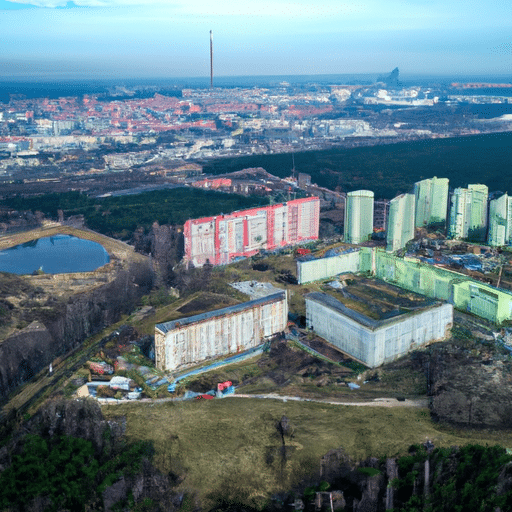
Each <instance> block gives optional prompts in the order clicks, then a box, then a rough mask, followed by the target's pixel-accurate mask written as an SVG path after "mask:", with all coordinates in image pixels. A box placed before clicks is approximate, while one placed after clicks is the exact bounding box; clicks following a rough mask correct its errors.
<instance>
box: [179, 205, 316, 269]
mask: <svg viewBox="0 0 512 512" xmlns="http://www.w3.org/2000/svg"><path fill="white" fill-rule="evenodd" d="M319 219H320V199H319V198H318V197H306V198H303V199H294V200H293V201H288V202H287V203H281V204H274V205H270V206H262V207H260V208H251V209H249V210H241V211H238V212H233V213H230V214H228V215H219V216H216V217H203V218H201V219H193V220H188V221H187V222H186V223H185V226H184V237H185V258H184V259H185V262H187V263H189V262H191V263H192V264H193V265H194V266H196V267H201V266H203V265H204V264H205V263H206V262H207V261H209V262H210V263H211V264H212V265H226V264H228V263H230V262H232V261H233V260H235V259H236V258H239V257H248V256H253V255H254V254H256V253H257V252H259V251H260V250H262V249H266V250H273V249H277V248H279V247H285V246H287V245H296V244H299V243H301V242H304V241H308V240H317V239H318V227H319Z"/></svg>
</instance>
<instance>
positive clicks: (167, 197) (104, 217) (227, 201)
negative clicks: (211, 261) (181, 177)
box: [0, 188, 268, 239]
mask: <svg viewBox="0 0 512 512" xmlns="http://www.w3.org/2000/svg"><path fill="white" fill-rule="evenodd" d="M267 201H268V200H267V199H264V198H261V197H245V196H240V195H235V194H225V193H221V192H212V191H203V190H197V189H192V188H177V189H171V190H158V191H153V192H145V193H142V194H134V195H125V196H117V197H104V198H91V197H89V196H87V195H86V194H81V193H79V192H66V193H62V194H45V195H41V196H37V197H27V198H24V197H13V198H9V199H5V200H4V201H2V202H1V203H0V204H3V205H5V206H9V207H11V208H14V209H16V210H19V211H24V210H32V211H41V212H43V213H44V214H45V215H47V216H49V217H51V218H54V219H56V218H57V215H58V211H59V210H62V211H63V212H64V215H65V217H68V216H70V215H78V214H82V215H84V217H85V222H86V224H87V226H88V227H89V228H90V229H93V230H94V231H98V232H99V233H103V234H105V235H108V236H115V237H119V238H124V239H128V238H131V236H132V234H133V232H134V231H135V229H137V228H139V227H143V228H144V229H145V230H147V229H149V228H150V227H151V225H152V224H153V223H154V222H158V223H159V224H172V225H182V224H184V223H185V221H187V220H188V219H194V218H198V217H204V216H208V215H219V214H220V213H230V212H232V211H235V210H241V209H244V208H250V207H251V206H255V205H260V204H264V203H265V202H267Z"/></svg>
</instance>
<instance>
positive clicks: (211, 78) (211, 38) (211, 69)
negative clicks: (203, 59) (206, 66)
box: [210, 30, 213, 89]
mask: <svg viewBox="0 0 512 512" xmlns="http://www.w3.org/2000/svg"><path fill="white" fill-rule="evenodd" d="M210 89H213V32H212V31H211V30H210Z"/></svg>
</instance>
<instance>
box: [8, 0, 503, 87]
mask: <svg viewBox="0 0 512 512" xmlns="http://www.w3.org/2000/svg"><path fill="white" fill-rule="evenodd" d="M210 30H212V31H213V40H214V73H215V75H216V76H240V75H310V74H311V75H314V74H356V73H376V74H380V73H384V72H388V73H389V72H390V71H391V70H392V69H394V68H395V67H398V68H399V69H400V72H401V76H403V74H404V73H405V74H436V75H450V76H453V77H454V79H456V78H457V76H459V75H460V76H464V75H471V74H473V75H492V76H496V75H509V76H510V75H512V2H510V0H486V2H482V1H481V0H386V1H382V0H360V1H359V0H355V1H344V0H318V1H312V0H297V1H288V0H236V1H232V0H220V1H219V0H209V1H206V0H74V2H67V1H66V0H16V1H14V0H13V1H8V0H0V34H1V37H0V79H2V78H3V79H9V78H27V79H29V78H30V79H32V78H36V79H50V80H54V79H59V78H84V77H88V78H94V79H99V78H102V79H116V78H129V77H132V78H158V77H162V78H164V77H166V78H167V77H169V78H174V77H202V76H204V77H208V76H209V73H210V61H209V59H210V53H209V52H210Z"/></svg>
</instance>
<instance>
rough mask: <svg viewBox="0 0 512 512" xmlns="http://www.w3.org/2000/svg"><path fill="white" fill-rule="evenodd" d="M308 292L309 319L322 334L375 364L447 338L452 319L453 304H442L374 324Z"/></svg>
mask: <svg viewBox="0 0 512 512" xmlns="http://www.w3.org/2000/svg"><path fill="white" fill-rule="evenodd" d="M313 295H315V296H320V295H325V294H319V293H315V294H309V295H307V296H306V323H307V326H308V327H310V328H312V329H313V330H314V331H315V332H316V333H317V334H318V335H319V336H321V337H322V338H324V339H326V340H327V341H328V342H329V343H332V344H333V345H335V346H336V347H338V348H339V349H340V350H343V351H344V352H346V353H347V354H349V355H351V356H352V357H354V358H356V359H358V360H359V361H361V362H362V363H363V364H365V365H366V366H370V367H375V366H380V365H381V364H383V363H387V362H389V361H393V360H394V359H396V358H398V357H400V356H402V355H403V354H405V353H407V352H409V351H410V350H414V349H416V348H417V347H420V346H423V345H425V344H427V343H429V342H431V341H435V340H441V339H444V338H445V337H446V336H447V335H448V334H449V332H448V329H449V328H450V327H451V326H452V323H453V306H452V305H451V304H441V305H439V306H431V307H430V308H428V309H425V310H422V311H418V312H414V313H409V314H406V315H401V316H399V317H397V318H396V319H393V320H391V321H389V320H387V321H384V322H382V325H381V326H377V327H375V328H371V327H368V326H365V325H362V324H361V323H359V322H357V321H356V320H354V319H353V318H350V317H348V316H347V315H345V314H343V313H342V312H340V311H339V310H336V309H335V308H333V307H332V306H330V305H329V304H327V303H323V301H322V299H321V298H319V297H311V296H313Z"/></svg>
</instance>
